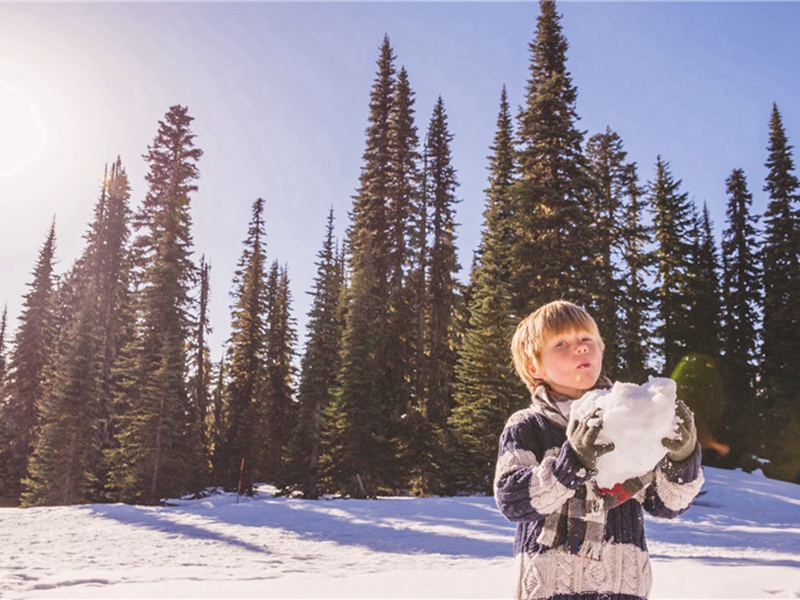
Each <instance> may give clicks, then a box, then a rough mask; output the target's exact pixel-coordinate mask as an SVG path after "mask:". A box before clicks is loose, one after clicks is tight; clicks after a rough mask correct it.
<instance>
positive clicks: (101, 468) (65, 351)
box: [25, 159, 130, 504]
mask: <svg viewBox="0 0 800 600" xmlns="http://www.w3.org/2000/svg"><path fill="white" fill-rule="evenodd" d="M129 195H130V187H129V185H128V179H127V175H126V174H125V170H124V168H123V167H122V164H121V161H120V160H119V159H117V162H116V163H115V164H114V165H112V168H111V173H110V175H109V174H108V169H107V170H106V176H105V177H104V181H103V188H102V191H101V195H100V199H99V200H98V202H97V205H96V207H95V211H94V220H93V222H92V224H91V225H90V228H89V231H88V233H87V235H86V236H85V238H86V248H85V250H84V252H83V253H82V255H81V256H80V258H79V259H78V260H77V261H76V264H75V266H74V267H73V269H72V270H71V271H70V273H69V274H68V275H67V276H65V277H64V278H63V279H62V281H61V284H60V286H59V292H58V294H57V297H58V298H62V300H61V301H59V305H60V306H61V308H60V309H59V310H58V314H59V321H60V322H59V324H58V327H57V330H58V332H59V333H58V335H57V338H56V351H55V352H54V353H53V359H52V367H51V368H50V369H49V370H48V372H47V374H46V377H45V379H44V382H43V388H44V401H43V409H42V428H41V429H42V430H41V435H40V437H39V441H38V443H37V446H36V451H35V453H34V455H33V457H32V460H31V468H30V471H31V476H30V478H29V480H28V485H27V487H28V491H27V493H26V494H25V502H26V503H27V504H39V503H41V504H71V503H79V502H90V501H97V500H101V499H103V493H102V492H103V488H104V484H105V479H106V467H107V466H106V464H105V462H104V461H103V460H102V452H103V451H104V450H106V449H107V448H109V447H110V445H111V443H112V439H111V433H112V425H111V417H112V415H111V408H112V407H111V402H112V393H113V388H114V381H113V379H112V366H113V363H114V361H115V360H116V357H117V354H118V353H119V350H120V348H119V344H120V340H121V336H122V325H121V322H120V311H121V310H122V309H123V307H124V305H125V303H126V302H127V289H126V288H127V279H128V274H127V269H128V267H129V265H128V262H127V240H128V235H129V232H128V218H129V210H128V199H129Z"/></svg>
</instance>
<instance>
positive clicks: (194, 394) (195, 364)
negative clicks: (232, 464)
mask: <svg viewBox="0 0 800 600" xmlns="http://www.w3.org/2000/svg"><path fill="white" fill-rule="evenodd" d="M210 273H211V265H209V264H208V262H206V257H205V256H201V257H200V267H199V277H200V297H199V299H198V312H197V322H196V323H195V333H194V336H193V338H192V364H191V376H190V378H189V393H190V406H191V410H192V413H193V414H192V415H191V420H192V421H196V422H197V423H198V427H199V438H200V439H199V442H200V446H201V449H202V454H203V457H204V459H205V463H206V466H207V465H208V464H209V460H210V458H211V441H210V437H209V411H210V402H211V368H212V366H211V352H210V350H209V347H208V335H209V334H210V333H211V331H212V330H211V327H210V325H209V317H208V306H209V300H210V280H209V279H210ZM204 471H206V470H205V469H204ZM206 474H207V471H206V472H203V473H198V484H201V483H206V480H205V475H206Z"/></svg>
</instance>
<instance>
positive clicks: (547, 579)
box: [494, 386, 703, 600]
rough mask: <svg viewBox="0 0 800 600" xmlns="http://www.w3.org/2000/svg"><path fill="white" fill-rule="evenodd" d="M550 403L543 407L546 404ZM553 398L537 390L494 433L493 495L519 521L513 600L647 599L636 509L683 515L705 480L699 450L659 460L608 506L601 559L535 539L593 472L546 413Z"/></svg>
mask: <svg viewBox="0 0 800 600" xmlns="http://www.w3.org/2000/svg"><path fill="white" fill-rule="evenodd" d="M548 405H549V406H548ZM553 406H554V402H553V401H552V399H551V397H550V395H549V394H548V392H547V389H546V388H544V387H543V386H542V387H540V388H537V390H536V392H535V393H534V395H533V403H532V405H531V407H530V408H528V409H525V410H522V411H519V412H517V413H515V414H514V415H512V416H511V418H510V419H509V420H508V422H507V423H506V426H505V429H504V430H503V434H502V436H501V438H500V445H499V455H498V460H497V469H496V473H495V486H494V487H495V500H496V502H497V506H498V508H499V509H500V511H501V512H502V513H503V515H505V517H506V518H507V519H509V520H510V521H514V522H516V523H517V531H516V536H515V539H514V554H515V556H516V559H517V582H516V591H515V598H519V599H525V600H533V599H537V600H538V599H560V598H585V599H590V598H603V599H633V598H647V596H648V594H649V593H650V588H651V585H652V577H651V570H650V557H649V553H648V551H647V543H646V541H645V531H644V518H643V512H642V508H644V510H646V511H647V512H648V513H650V514H652V515H654V516H657V517H666V518H673V517H676V516H678V515H680V514H681V513H683V512H685V511H686V510H687V509H688V508H689V506H690V504H691V502H692V500H693V499H694V497H695V496H696V495H697V494H698V492H699V491H700V488H701V486H702V484H703V475H702V470H701V468H700V447H699V445H698V446H697V447H696V448H695V451H694V453H693V454H692V455H691V456H690V457H689V458H688V459H686V460H685V461H682V462H680V463H674V462H672V461H670V460H669V459H667V458H665V459H664V460H663V461H661V463H659V465H658V466H657V467H656V468H655V471H654V473H653V479H652V482H651V483H650V484H649V485H647V486H646V487H645V488H643V489H642V490H640V491H639V492H638V493H636V494H635V495H634V496H633V497H631V498H630V499H629V500H627V501H625V502H623V503H621V504H619V505H618V506H616V507H614V508H612V509H610V510H609V511H608V514H607V518H606V524H605V529H604V533H603V545H602V551H601V558H600V560H592V559H591V558H586V557H582V556H578V555H576V554H572V553H570V552H568V551H566V550H565V549H564V548H563V547H556V548H550V547H548V546H543V545H541V544H539V543H538V542H537V538H538V537H539V534H540V533H541V531H542V526H543V523H544V520H545V517H547V515H549V514H550V513H553V512H556V511H559V510H561V507H562V505H563V504H564V503H565V502H567V501H568V500H569V499H570V498H572V497H575V498H585V497H586V494H587V483H588V482H590V481H591V480H592V479H593V477H594V473H593V472H591V471H588V470H587V469H586V468H584V466H583V465H582V464H581V462H580V460H579V459H578V457H577V455H576V454H575V452H574V451H573V450H572V448H571V446H570V445H569V443H568V442H567V437H566V430H565V427H564V425H563V423H557V422H555V420H551V418H548V416H547V414H548V413H549V414H552V412H553V411H552V408H553Z"/></svg>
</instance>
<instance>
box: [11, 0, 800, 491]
mask: <svg viewBox="0 0 800 600" xmlns="http://www.w3.org/2000/svg"><path fill="white" fill-rule="evenodd" d="M378 40H379V38H378ZM567 47H568V44H567V36H566V33H565V31H564V29H563V27H562V24H561V17H560V15H559V13H558V9H557V7H556V5H555V3H554V2H552V1H549V0H542V1H541V3H540V14H539V16H538V19H537V21H536V23H535V31H534V33H533V39H532V41H531V44H530V56H529V65H530V69H529V74H528V80H527V86H526V88H525V89H526V95H525V97H524V98H513V99H512V98H509V97H508V94H507V92H506V89H505V88H503V89H502V91H501V90H498V108H497V112H496V114H493V115H486V119H487V120H489V121H491V122H494V123H496V126H495V132H496V133H495V136H494V141H493V143H492V145H491V147H490V148H488V149H487V167H488V173H489V176H488V182H487V184H486V189H485V192H484V198H485V206H484V211H483V228H482V233H481V239H480V244H479V247H478V248H476V249H474V260H473V262H472V264H470V265H459V261H458V259H457V253H456V243H457V241H458V239H457V236H458V231H457V218H456V207H457V204H458V201H459V200H458V195H457V191H456V190H457V186H458V183H459V182H458V180H459V176H458V173H457V172H456V169H455V168H454V166H453V160H452V158H453V157H452V153H451V144H452V141H453V139H454V136H457V135H458V132H457V131H454V130H453V128H452V127H451V125H450V123H449V121H448V114H447V108H446V106H445V103H444V101H443V100H442V98H441V97H440V98H439V99H438V101H437V102H436V104H435V107H434V110H433V112H432V114H431V115H430V118H428V116H427V115H420V114H418V113H417V110H416V108H415V93H414V90H413V89H412V88H411V85H410V83H409V81H410V78H409V73H408V72H407V71H406V69H405V68H404V67H403V66H400V61H399V60H398V57H397V56H396V55H395V52H394V50H393V47H392V44H391V40H390V37H389V36H388V35H387V36H385V37H384V38H383V41H382V43H381V44H380V45H379V47H378V48H377V52H376V62H375V65H376V69H375V71H374V79H373V83H372V87H371V90H370V91H369V96H368V97H365V98H364V104H365V106H368V120H367V123H365V128H364V131H365V139H364V145H363V154H362V158H361V169H360V175H359V177H358V180H357V181H354V182H353V189H354V194H353V198H352V206H351V208H350V211H349V214H348V215H340V214H336V215H335V214H334V212H333V210H331V211H330V213H329V214H328V219H327V227H326V230H325V231H320V232H319V250H318V253H317V255H316V256H317V260H316V265H315V266H316V277H315V279H314V283H313V288H312V289H311V290H300V291H299V293H306V292H309V293H310V294H311V297H312V299H313V300H312V304H311V309H310V311H309V313H308V321H307V329H306V332H305V337H304V340H305V341H304V345H303V347H302V348H301V347H299V344H298V340H299V339H300V338H301V336H300V335H299V332H298V331H297V325H296V316H295V315H294V314H293V311H294V309H293V303H292V293H291V273H289V271H288V267H287V266H286V265H285V264H281V262H280V261H279V260H278V259H273V258H271V257H269V256H268V254H267V248H266V242H265V240H266V235H267V230H268V229H269V223H268V220H267V218H266V216H265V211H264V200H263V199H262V198H253V199H252V209H251V212H250V221H249V224H248V227H247V233H246V237H245V238H244V239H242V240H241V253H240V259H239V262H238V266H237V269H236V272H235V275H234V277H233V281H232V282H231V286H230V289H226V290H214V293H217V294H220V295H222V294H227V293H229V292H230V293H231V303H230V315H229V319H230V326H231V335H230V338H229V339H228V341H227V343H226V344H225V349H224V354H223V355H222V357H221V359H220V360H212V353H211V351H210V349H209V341H208V336H209V331H210V330H211V327H212V323H210V320H209V311H208V299H209V295H210V293H211V292H212V290H210V289H209V288H210V284H209V281H210V280H209V273H210V269H211V266H210V265H211V263H212V262H213V260H212V257H209V258H208V259H207V257H206V256H205V255H204V254H203V249H202V248H196V247H195V245H194V242H193V236H192V198H193V194H194V193H195V191H196V190H197V186H198V183H199V182H200V181H201V179H202V172H201V170H200V168H199V161H200V158H201V156H202V154H203V150H202V148H201V147H200V142H201V140H199V139H197V138H196V136H195V134H194V133H193V117H192V116H191V114H190V110H189V108H187V107H186V106H182V105H180V104H176V105H174V106H171V107H169V109H168V110H167V111H166V113H165V114H164V116H163V118H162V119H161V120H160V121H159V122H158V123H157V125H156V126H155V127H154V130H155V133H154V135H153V137H152V142H151V143H150V144H149V145H148V147H147V151H146V153H145V154H144V156H143V160H144V161H145V163H146V167H147V171H146V187H147V191H146V194H145V195H144V197H143V198H133V197H132V193H131V184H130V181H129V178H128V174H127V170H126V165H125V164H123V163H122V161H121V160H120V159H116V160H113V161H111V162H109V164H108V166H107V167H106V169H105V172H104V173H102V174H99V173H98V177H99V176H100V175H102V187H101V190H100V192H99V195H98V197H97V198H96V201H95V204H94V213H93V216H92V219H91V222H90V223H89V224H88V226H87V228H86V233H85V236H84V242H83V250H82V253H81V255H80V256H79V258H78V259H77V260H75V261H74V263H73V264H71V265H68V266H66V267H65V268H64V269H62V270H61V271H60V272H59V271H58V270H57V267H58V266H59V263H58V261H57V234H56V226H55V223H54V224H53V226H51V227H50V229H49V231H48V232H47V235H46V237H45V239H44V240H43V241H42V242H41V246H40V247H39V252H38V257H37V259H36V261H35V264H33V265H31V270H30V279H29V282H28V285H27V292H26V294H25V296H24V299H23V304H22V307H23V308H22V311H21V315H20V317H19V319H18V322H17V323H16V326H14V324H13V323H9V322H8V319H7V317H6V314H5V313H4V314H3V316H2V321H1V322H0V381H1V382H2V384H1V385H2V387H1V395H0V413H1V414H0V492H2V495H3V496H4V498H3V504H5V505H19V504H21V505H23V506H33V505H58V504H76V503H88V502H128V503H144V504H156V503H159V502H161V501H163V500H164V499H166V498H173V497H177V496H181V495H186V494H192V493H200V492H201V491H202V490H205V489H207V488H211V487H219V488H224V489H227V490H233V491H239V492H241V493H242V494H249V493H252V492H253V489H254V484H255V483H262V482H264V483H272V484H275V485H276V486H278V488H279V489H281V490H283V492H284V493H286V494H302V495H303V496H304V497H306V498H318V497H320V496H322V495H323V494H342V495H347V496H350V497H358V498H376V497H378V496H379V495H393V494H416V495H457V494H467V493H491V489H492V481H493V477H494V462H495V459H496V452H497V440H498V437H499V434H500V432H501V431H502V428H503V425H504V423H505V421H506V419H507V418H508V417H509V416H510V415H511V414H512V413H513V412H514V411H516V410H519V409H521V408H524V407H526V406H527V405H528V403H529V392H528V391H527V390H526V389H525V387H524V386H523V384H522V383H521V382H520V381H519V379H518V377H517V375H516V374H515V373H514V371H513V367H512V364H511V357H510V352H509V344H510V339H511V335H512V334H513V331H514V329H515V327H516V324H517V323H518V322H519V321H520V319H522V318H523V317H525V316H526V315H527V314H528V313H529V312H531V311H532V310H534V309H535V308H537V307H538V306H540V305H542V304H543V303H546V302H549V301H552V300H556V299H560V298H564V299H569V300H571V301H573V302H576V303H578V304H581V305H582V306H584V307H586V308H587V310H588V311H589V312H590V313H591V314H592V315H593V316H594V317H595V319H596V321H597V323H598V326H599V328H600V331H601V333H602V335H603V337H604V340H605V344H606V351H605V356H604V372H605V374H606V375H608V376H609V377H610V378H611V379H612V380H621V381H631V382H635V383H643V382H644V381H646V380H647V378H648V376H651V375H653V376H662V377H673V378H674V379H675V380H676V381H677V383H678V389H679V396H680V397H681V398H683V399H684V400H685V401H686V402H687V404H689V406H690V407H691V408H692V409H693V410H694V411H695V413H696V419H697V425H698V431H699V436H700V439H701V442H702V444H703V447H704V457H703V458H704V462H705V463H706V464H709V465H713V466H718V467H725V468H743V469H745V470H753V469H755V468H763V471H764V473H765V474H767V475H768V476H769V477H773V478H778V479H783V480H786V481H793V482H797V483H800V412H799V411H798V406H799V405H800V404H799V403H800V369H798V368H797V365H796V364H794V363H795V358H796V357H797V356H800V293H798V290H800V181H798V176H797V170H796V165H795V162H794V155H793V147H792V145H791V141H790V140H789V139H787V135H786V131H785V128H784V124H783V120H782V115H781V112H780V110H779V107H778V106H777V105H775V104H773V105H772V112H771V119H770V121H769V122H768V123H764V129H765V134H766V133H767V132H768V140H769V143H768V146H767V147H765V148H764V150H763V161H764V164H765V165H766V167H767V169H768V176H767V178H766V180H765V181H752V180H750V181H748V177H747V174H746V173H745V172H744V171H743V170H742V169H738V168H737V169H733V170H732V171H731V173H730V176H729V177H728V178H727V180H726V181H725V185H726V190H727V198H726V200H727V212H726V219H725V222H724V223H723V224H722V225H721V229H720V230H719V231H715V228H714V224H713V223H712V222H711V219H710V217H709V211H708V209H707V207H706V206H698V205H697V204H696V203H695V202H694V201H693V200H692V199H691V196H690V191H689V190H686V189H683V184H682V182H681V179H680V173H675V172H673V170H672V167H671V165H670V162H669V160H667V159H666V158H664V157H661V156H659V157H657V158H656V159H655V161H654V165H653V164H649V165H637V164H636V163H635V162H632V161H631V160H629V159H628V154H627V152H626V150H625V143H624V141H623V140H622V139H621V138H620V136H619V135H618V134H617V133H616V132H615V131H613V130H612V129H610V128H607V129H606V130H605V131H601V132H597V133H591V134H589V133H586V132H583V131H581V129H580V128H579V127H578V125H577V121H578V119H579V116H578V114H577V95H578V90H577V88H576V86H575V85H574V84H573V82H572V78H571V75H570V71H569V66H568V61H567ZM512 105H516V106H519V110H518V111H517V110H514V109H512ZM645 170H646V171H647V172H648V173H649V172H652V173H653V174H654V175H653V177H651V178H650V179H649V180H645V179H643V178H642V177H641V175H640V172H642V171H645ZM753 189H757V190H761V189H763V190H764V192H765V193H766V194H767V195H768V197H769V201H768V205H767V208H766V210H765V211H764V213H763V214H755V213H754V211H753V209H752V203H753V195H752V192H751V190H753ZM265 194H268V191H265ZM345 220H347V225H346V234H345V235H344V239H337V238H336V236H335V233H334V232H335V224H336V223H337V222H341V223H344V222H345ZM720 242H721V243H720ZM198 257H199V258H198ZM462 267H464V268H466V269H467V270H468V273H469V277H468V281H467V282H466V283H464V282H463V281H460V280H459V278H458V277H457V274H458V272H459V271H460V270H461V269H462ZM0 300H2V299H0Z"/></svg>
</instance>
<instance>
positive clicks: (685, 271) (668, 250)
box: [650, 156, 694, 374]
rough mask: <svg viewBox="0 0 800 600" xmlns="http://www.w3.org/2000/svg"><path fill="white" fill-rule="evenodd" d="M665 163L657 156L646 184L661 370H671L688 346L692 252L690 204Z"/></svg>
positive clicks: (692, 223)
mask: <svg viewBox="0 0 800 600" xmlns="http://www.w3.org/2000/svg"><path fill="white" fill-rule="evenodd" d="M680 185H681V182H680V180H678V181H676V180H675V179H674V178H673V176H672V173H671V171H670V168H669V163H667V162H665V161H664V160H662V158H661V157H660V156H659V157H658V159H657V161H656V179H655V181H654V182H653V183H652V184H651V185H650V203H651V205H652V210H653V229H654V234H655V239H656V261H657V272H656V278H657V279H656V281H657V301H658V307H659V318H660V322H659V326H658V328H657V329H656V334H657V335H658V336H659V337H660V338H661V344H662V351H663V357H664V369H663V372H664V373H667V374H669V373H671V372H672V370H673V369H674V368H675V367H676V366H677V364H678V362H679V361H680V360H681V358H682V357H683V356H684V355H685V354H686V352H687V350H688V343H689V338H690V333H689V330H688V324H689V322H690V320H689V319H690V315H689V311H690V310H691V299H690V292H689V262H690V260H691V256H692V245H691V234H692V230H693V227H694V222H693V219H692V205H691V203H690V201H689V199H688V195H687V194H686V193H681V192H680V191H679V190H680Z"/></svg>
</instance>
